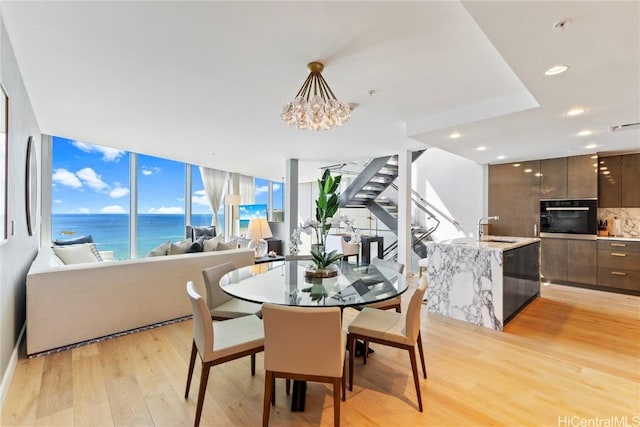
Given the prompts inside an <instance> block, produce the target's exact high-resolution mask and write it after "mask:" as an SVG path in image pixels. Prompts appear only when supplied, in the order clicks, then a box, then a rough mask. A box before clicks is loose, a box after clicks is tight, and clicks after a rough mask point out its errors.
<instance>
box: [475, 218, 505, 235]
mask: <svg viewBox="0 0 640 427" xmlns="http://www.w3.org/2000/svg"><path fill="white" fill-rule="evenodd" d="M491 219H493V220H495V221H497V220H499V219H500V217H499V216H498V215H495V216H488V217H486V218H485V217H482V218H480V219H479V220H478V240H480V239H482V221H489V220H491Z"/></svg>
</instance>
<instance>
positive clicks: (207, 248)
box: [203, 235, 223, 252]
mask: <svg viewBox="0 0 640 427" xmlns="http://www.w3.org/2000/svg"><path fill="white" fill-rule="evenodd" d="M222 239H223V236H222V235H220V236H216V237H212V238H211V239H205V240H204V248H203V251H204V252H212V251H215V250H217V249H218V244H219V243H220V242H222Z"/></svg>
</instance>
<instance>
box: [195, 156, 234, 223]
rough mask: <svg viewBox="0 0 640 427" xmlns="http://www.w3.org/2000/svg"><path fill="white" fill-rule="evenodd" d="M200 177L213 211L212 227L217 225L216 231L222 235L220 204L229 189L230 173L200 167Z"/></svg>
mask: <svg viewBox="0 0 640 427" xmlns="http://www.w3.org/2000/svg"><path fill="white" fill-rule="evenodd" d="M200 176H202V183H203V184H204V191H205V192H206V193H207V199H208V200H209V205H210V206H211V209H212V210H213V218H212V219H211V225H215V226H216V231H217V232H218V233H220V221H219V219H218V210H219V209H220V204H221V203H222V196H223V194H224V191H225V190H226V188H227V181H228V180H229V173H228V172H224V171H219V170H217V169H209V168H205V167H202V166H200Z"/></svg>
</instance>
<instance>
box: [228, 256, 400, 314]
mask: <svg viewBox="0 0 640 427" xmlns="http://www.w3.org/2000/svg"><path fill="white" fill-rule="evenodd" d="M310 263H311V261H281V262H273V263H269V264H256V265H251V266H248V267H242V268H239V269H236V270H233V271H231V272H229V273H228V274H226V275H224V276H223V277H222V278H221V279H220V287H221V288H222V290H223V291H224V292H225V293H227V294H229V295H231V296H233V297H235V298H239V299H242V300H245V301H250V302H255V303H271V304H280V305H291V306H299V307H340V308H345V307H350V306H361V305H367V304H371V303H374V302H379V301H384V300H388V299H391V298H394V297H396V296H398V295H400V294H402V293H404V292H405V291H406V290H407V289H408V286H409V285H408V281H407V280H406V278H405V277H404V276H403V275H402V274H399V273H398V272H396V271H394V270H391V269H388V268H383V267H380V266H375V265H371V264H367V265H355V264H349V263H347V262H342V263H340V264H339V265H338V266H337V267H338V268H337V269H336V271H337V275H336V276H334V277H328V278H315V277H311V278H310V277H307V268H306V267H307V266H308V265H309V264H310Z"/></svg>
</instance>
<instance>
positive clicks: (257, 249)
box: [247, 218, 273, 258]
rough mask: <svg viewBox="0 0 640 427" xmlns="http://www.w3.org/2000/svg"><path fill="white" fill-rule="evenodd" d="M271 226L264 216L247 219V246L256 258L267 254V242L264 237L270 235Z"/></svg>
mask: <svg viewBox="0 0 640 427" xmlns="http://www.w3.org/2000/svg"><path fill="white" fill-rule="evenodd" d="M272 236H273V234H271V228H269V222H267V219H266V218H254V219H252V220H250V221H249V229H248V230H247V239H251V242H249V248H251V249H253V251H254V253H255V257H256V258H261V257H263V256H265V255H266V254H267V242H266V241H265V240H264V239H267V238H269V237H272Z"/></svg>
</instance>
